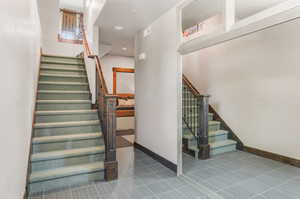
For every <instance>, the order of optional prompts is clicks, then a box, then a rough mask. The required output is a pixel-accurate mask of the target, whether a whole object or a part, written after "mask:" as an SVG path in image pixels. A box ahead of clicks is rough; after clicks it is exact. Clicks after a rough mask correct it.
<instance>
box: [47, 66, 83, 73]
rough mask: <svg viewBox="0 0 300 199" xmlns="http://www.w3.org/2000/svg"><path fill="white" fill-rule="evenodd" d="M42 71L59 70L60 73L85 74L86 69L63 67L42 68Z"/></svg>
mask: <svg viewBox="0 0 300 199" xmlns="http://www.w3.org/2000/svg"><path fill="white" fill-rule="evenodd" d="M41 69H42V70H58V71H69V72H84V71H85V69H76V68H63V67H51V66H42V67H41Z"/></svg>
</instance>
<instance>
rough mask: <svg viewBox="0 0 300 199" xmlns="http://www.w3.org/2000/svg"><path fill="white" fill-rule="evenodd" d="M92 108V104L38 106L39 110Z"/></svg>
mask: <svg viewBox="0 0 300 199" xmlns="http://www.w3.org/2000/svg"><path fill="white" fill-rule="evenodd" d="M91 106H92V105H91V104H37V110H39V111H47V110H49V111H51V110H87V109H90V108H91Z"/></svg>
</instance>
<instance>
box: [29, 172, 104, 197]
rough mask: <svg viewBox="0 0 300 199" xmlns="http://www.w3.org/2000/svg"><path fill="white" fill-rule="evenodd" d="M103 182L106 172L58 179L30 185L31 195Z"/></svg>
mask: <svg viewBox="0 0 300 199" xmlns="http://www.w3.org/2000/svg"><path fill="white" fill-rule="evenodd" d="M102 180H104V171H98V172H94V173H89V174H82V175H76V176H70V177H65V178H58V179H55V180H48V181H43V182H37V183H31V184H29V190H30V191H29V193H30V194H35V193H39V192H42V191H44V192H48V191H53V190H61V189H62V188H68V187H69V186H74V185H76V186H77V185H80V184H89V183H91V182H95V181H102Z"/></svg>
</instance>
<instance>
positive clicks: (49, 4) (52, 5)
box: [37, 0, 83, 56]
mask: <svg viewBox="0 0 300 199" xmlns="http://www.w3.org/2000/svg"><path fill="white" fill-rule="evenodd" d="M37 1H38V8H39V14H40V20H41V26H42V48H43V53H45V54H54V55H63V56H76V55H78V54H79V53H81V52H82V51H83V48H82V45H79V44H71V43H65V42H58V38H57V35H58V33H59V22H60V14H59V9H60V7H59V0H51V1H47V0H37Z"/></svg>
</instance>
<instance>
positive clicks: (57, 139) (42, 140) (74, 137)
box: [32, 132, 102, 144]
mask: <svg viewBox="0 0 300 199" xmlns="http://www.w3.org/2000/svg"><path fill="white" fill-rule="evenodd" d="M101 137H102V133H101V132H98V133H84V134H74V135H59V136H44V137H35V138H33V140H32V143H33V144H46V143H56V142H67V141H79V140H87V139H95V138H101Z"/></svg>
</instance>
